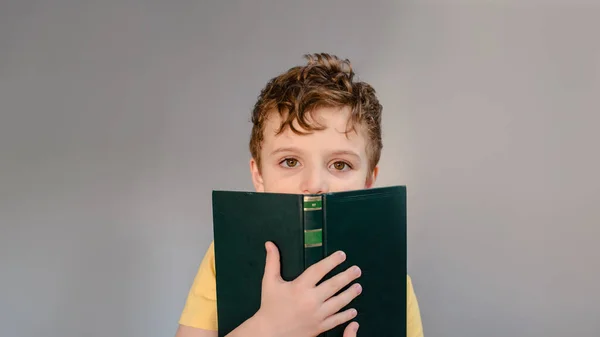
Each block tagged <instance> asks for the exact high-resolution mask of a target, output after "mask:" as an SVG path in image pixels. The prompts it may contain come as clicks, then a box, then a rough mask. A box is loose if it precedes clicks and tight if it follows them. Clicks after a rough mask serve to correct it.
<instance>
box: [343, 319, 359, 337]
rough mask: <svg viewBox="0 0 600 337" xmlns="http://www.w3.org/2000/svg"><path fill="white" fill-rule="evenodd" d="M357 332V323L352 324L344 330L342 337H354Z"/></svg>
mask: <svg viewBox="0 0 600 337" xmlns="http://www.w3.org/2000/svg"><path fill="white" fill-rule="evenodd" d="M357 331H358V323H356V322H352V323H350V324H348V326H346V328H345V329H344V337H356V332H357Z"/></svg>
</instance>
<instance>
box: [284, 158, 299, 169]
mask: <svg viewBox="0 0 600 337" xmlns="http://www.w3.org/2000/svg"><path fill="white" fill-rule="evenodd" d="M281 164H283V165H284V166H286V167H296V166H297V165H298V161H297V160H296V159H294V158H286V159H284V160H283V161H282V162H281Z"/></svg>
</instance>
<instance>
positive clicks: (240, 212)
mask: <svg viewBox="0 0 600 337" xmlns="http://www.w3.org/2000/svg"><path fill="white" fill-rule="evenodd" d="M212 197H213V229H214V248H215V268H216V282H217V289H216V291H217V318H218V330H219V336H225V335H227V334H228V333H230V332H231V331H232V330H234V329H235V328H236V327H238V326H239V325H240V324H242V323H243V322H244V321H246V320H247V319H248V318H250V317H251V316H253V315H254V314H255V313H256V311H258V309H259V308H260V299H261V287H262V277H263V273H264V267H265V259H266V252H265V246H264V245H265V242H267V241H272V242H273V243H274V244H275V245H276V246H277V248H278V249H279V254H280V262H281V276H282V278H283V279H284V280H286V281H292V280H294V279H295V278H297V277H298V276H299V275H300V274H302V272H304V270H306V269H307V268H308V267H309V266H311V265H312V264H314V263H316V262H318V261H320V260H322V259H323V258H325V257H327V256H329V255H330V254H332V253H335V252H336V251H338V250H342V251H344V252H345V253H346V261H344V262H343V263H342V264H340V265H339V266H337V267H336V268H335V269H333V270H332V272H330V273H329V274H328V275H327V276H326V277H325V278H324V279H323V280H322V281H324V280H326V279H328V278H329V277H332V276H333V275H336V274H338V273H340V272H342V271H344V270H346V269H347V268H349V267H351V266H353V265H357V266H359V267H360V268H361V270H362V275H361V276H360V277H359V278H358V279H357V280H355V281H354V282H351V283H350V284H349V285H348V286H350V285H352V284H353V283H356V282H358V283H360V284H361V286H362V289H363V290H362V293H361V294H360V295H358V297H357V298H355V299H354V300H353V301H352V302H351V303H350V304H349V305H348V306H346V307H345V308H343V309H342V310H345V309H347V308H355V309H356V310H357V311H358V315H357V317H356V318H354V321H357V322H358V323H359V324H360V329H359V335H362V336H368V337H369V336H377V337H384V336H394V337H400V336H405V335H406V281H407V276H406V187H405V186H391V187H381V188H372V189H364V190H354V191H345V192H335V193H325V194H320V195H302V194H279V193H259V192H241V191H213V195H212ZM346 288H347V287H346ZM346 288H344V289H342V291H343V290H345V289H346ZM347 324H348V323H345V324H342V325H340V326H338V327H336V328H334V329H332V330H329V331H327V332H325V333H323V334H321V336H326V337H342V335H343V330H344V328H345V327H346V325H347Z"/></svg>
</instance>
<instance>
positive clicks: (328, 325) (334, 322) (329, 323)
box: [320, 309, 357, 336]
mask: <svg viewBox="0 0 600 337" xmlns="http://www.w3.org/2000/svg"><path fill="white" fill-rule="evenodd" d="M356 315H357V312H356V309H348V310H345V311H342V312H339V313H337V314H335V315H331V316H329V317H327V318H326V319H325V320H324V321H323V323H322V324H321V327H320V328H321V331H327V330H331V329H333V328H335V327H336V326H338V325H340V324H343V323H346V322H348V321H349V320H351V319H353V318H354V317H356ZM344 336H346V335H345V332H344Z"/></svg>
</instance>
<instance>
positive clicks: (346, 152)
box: [331, 150, 360, 161]
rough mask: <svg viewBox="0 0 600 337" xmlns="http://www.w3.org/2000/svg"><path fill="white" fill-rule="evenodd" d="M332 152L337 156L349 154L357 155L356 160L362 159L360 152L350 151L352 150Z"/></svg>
mask: <svg viewBox="0 0 600 337" xmlns="http://www.w3.org/2000/svg"><path fill="white" fill-rule="evenodd" d="M331 154H332V155H335V156H340V155H348V156H352V157H356V160H358V161H360V155H359V154H358V153H356V152H354V151H350V150H340V151H333V152H332V153H331Z"/></svg>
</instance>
